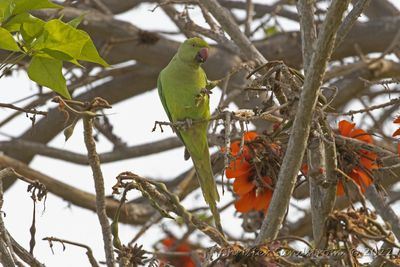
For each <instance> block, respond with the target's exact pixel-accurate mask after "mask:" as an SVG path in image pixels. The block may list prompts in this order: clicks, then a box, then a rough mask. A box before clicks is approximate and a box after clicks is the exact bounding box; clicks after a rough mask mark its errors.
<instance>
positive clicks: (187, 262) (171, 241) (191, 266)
mask: <svg viewBox="0 0 400 267" xmlns="http://www.w3.org/2000/svg"><path fill="white" fill-rule="evenodd" d="M161 243H162V244H163V245H164V246H165V248H166V249H167V251H171V248H172V247H174V246H175V244H176V239H175V238H174V237H169V238H166V239H164V240H162V241H161ZM173 251H174V252H190V251H192V248H191V247H190V245H189V244H188V243H186V242H180V244H179V245H178V246H177V247H176V248H175V249H174V250H173ZM167 261H168V263H171V264H173V266H182V267H195V266H196V264H195V263H194V262H193V260H192V258H191V257H190V256H174V257H171V258H168V260H167ZM164 266H165V262H164V261H160V267H164Z"/></svg>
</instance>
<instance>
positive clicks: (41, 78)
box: [28, 56, 71, 99]
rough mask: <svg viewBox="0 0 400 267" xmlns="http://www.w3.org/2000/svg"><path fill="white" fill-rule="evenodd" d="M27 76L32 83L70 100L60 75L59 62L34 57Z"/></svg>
mask: <svg viewBox="0 0 400 267" xmlns="http://www.w3.org/2000/svg"><path fill="white" fill-rule="evenodd" d="M28 76H29V78H30V79H31V80H32V81H35V82H37V83H38V84H40V85H42V86H46V87H48V88H50V89H51V90H53V91H55V92H56V93H58V94H60V95H62V96H63V97H65V98H67V99H71V96H70V95H69V92H68V89H67V85H66V81H65V78H64V76H63V74H62V61H61V60H58V59H52V58H44V57H40V56H34V57H33V58H32V60H31V62H30V64H29V67H28Z"/></svg>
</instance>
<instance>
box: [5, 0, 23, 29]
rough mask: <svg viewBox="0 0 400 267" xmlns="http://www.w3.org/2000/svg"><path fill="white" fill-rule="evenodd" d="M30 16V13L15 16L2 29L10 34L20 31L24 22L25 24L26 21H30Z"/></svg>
mask: <svg viewBox="0 0 400 267" xmlns="http://www.w3.org/2000/svg"><path fill="white" fill-rule="evenodd" d="M0 1H1V0H0ZM29 16H30V15H29V14H28V13H22V14H19V15H16V16H13V17H12V18H10V19H9V20H8V21H7V22H6V23H4V24H3V25H2V27H3V28H4V29H7V30H8V31H10V32H16V31H19V28H20V27H21V24H22V23H23V22H25V21H28V20H29Z"/></svg>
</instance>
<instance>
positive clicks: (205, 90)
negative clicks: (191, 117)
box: [194, 88, 212, 107]
mask: <svg viewBox="0 0 400 267" xmlns="http://www.w3.org/2000/svg"><path fill="white" fill-rule="evenodd" d="M211 94H212V92H211V90H210V89H208V88H203V89H201V91H200V93H198V94H197V95H196V97H195V99H194V100H195V104H196V107H198V106H199V105H200V104H201V102H203V101H204V99H205V98H206V97H210V95H211Z"/></svg>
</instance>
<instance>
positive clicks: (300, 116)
mask: <svg viewBox="0 0 400 267" xmlns="http://www.w3.org/2000/svg"><path fill="white" fill-rule="evenodd" d="M349 2H350V1H349V0H345V1H342V0H334V1H332V3H331V6H330V7H329V10H328V13H327V15H326V19H325V21H324V24H323V28H322V31H321V33H320V35H319V36H318V40H317V45H316V50H315V52H314V53H313V56H312V59H311V63H310V68H309V70H308V72H307V73H306V76H305V81H304V86H303V91H302V92H301V97H300V102H299V106H298V109H297V110H298V112H297V115H296V117H295V119H294V122H293V126H292V129H294V131H293V133H292V135H291V136H290V138H289V143H288V148H287V151H286V153H285V156H284V158H283V162H282V167H281V169H280V171H279V176H278V183H277V185H276V187H275V190H274V194H273V196H272V200H271V204H270V206H269V209H268V214H269V216H266V217H265V220H264V221H263V224H262V226H261V230H260V234H259V236H258V238H257V244H262V243H263V242H264V241H265V240H266V239H270V240H271V239H274V238H275V237H276V236H277V234H278V231H279V227H280V226H281V225H282V222H283V219H284V215H285V213H286V209H287V207H288V205H289V200H290V197H291V195H292V192H293V189H294V185H295V179H296V177H297V173H298V171H299V169H300V165H301V161H302V159H303V155H304V151H305V148H306V144H307V140H308V135H309V132H310V125H311V119H312V114H313V111H314V108H315V105H316V103H317V98H318V94H319V90H320V88H319V87H320V86H321V84H322V79H323V75H324V72H325V68H326V65H327V61H328V59H329V58H330V55H331V53H332V50H333V45H334V40H335V36H336V32H337V30H338V28H339V26H340V23H341V19H342V16H343V13H344V11H345V10H346V9H347V6H348V5H349Z"/></svg>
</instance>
